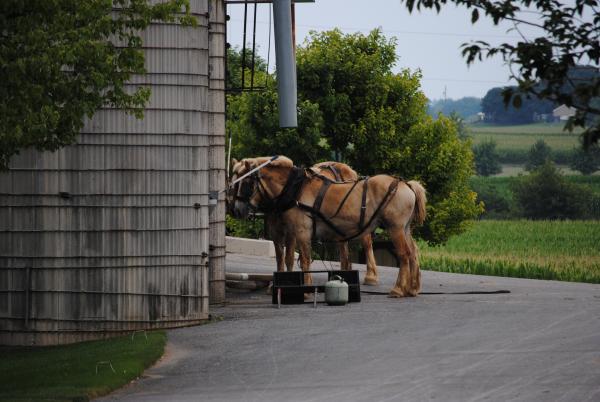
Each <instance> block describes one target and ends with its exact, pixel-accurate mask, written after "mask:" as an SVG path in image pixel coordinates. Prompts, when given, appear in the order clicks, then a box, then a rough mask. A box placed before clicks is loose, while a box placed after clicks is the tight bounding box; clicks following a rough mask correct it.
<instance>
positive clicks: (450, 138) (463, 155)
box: [386, 116, 483, 244]
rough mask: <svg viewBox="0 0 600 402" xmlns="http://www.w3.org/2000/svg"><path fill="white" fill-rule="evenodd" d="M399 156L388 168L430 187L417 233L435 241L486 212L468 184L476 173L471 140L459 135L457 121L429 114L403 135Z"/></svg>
mask: <svg viewBox="0 0 600 402" xmlns="http://www.w3.org/2000/svg"><path fill="white" fill-rule="evenodd" d="M401 138H402V139H401V141H400V144H399V148H398V149H397V152H398V153H399V158H397V159H396V160H395V164H394V165H393V166H390V168H389V169H388V170H386V172H388V173H392V174H397V175H401V176H403V177H406V178H414V179H417V180H419V181H421V182H422V183H424V185H425V188H426V189H427V197H428V198H427V202H428V207H427V214H428V215H427V220H426V221H425V225H424V226H423V227H421V228H419V229H418V230H417V232H416V233H417V234H418V235H420V236H421V237H423V238H424V239H426V240H427V241H428V242H430V243H432V244H439V243H444V242H446V241H447V240H448V239H449V238H450V237H451V236H453V235H457V234H460V233H462V232H464V231H465V230H466V229H467V228H468V227H469V225H470V220H472V219H474V218H476V217H478V216H479V215H480V214H481V213H482V212H483V204H482V203H480V202H477V194H476V193H475V192H473V191H472V190H471V189H470V187H469V183H468V181H469V178H470V177H471V176H472V175H473V153H472V152H471V143H470V141H461V140H460V139H459V138H458V135H457V131H456V126H455V125H454V123H453V122H452V121H451V120H450V119H448V118H446V117H444V116H440V117H439V118H438V119H437V120H435V121H434V120H433V119H432V118H431V117H429V116H426V117H425V118H424V119H423V120H422V121H420V122H418V123H416V124H414V125H412V126H411V127H410V129H409V130H408V132H406V133H405V134H404V135H402V137H401Z"/></svg>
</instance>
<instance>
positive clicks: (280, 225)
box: [228, 158, 379, 285]
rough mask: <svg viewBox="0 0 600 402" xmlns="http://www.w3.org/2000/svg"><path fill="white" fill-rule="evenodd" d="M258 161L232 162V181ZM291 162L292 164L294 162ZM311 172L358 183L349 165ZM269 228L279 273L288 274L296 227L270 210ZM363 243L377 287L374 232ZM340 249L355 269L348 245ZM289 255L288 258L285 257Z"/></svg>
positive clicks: (369, 278) (369, 279)
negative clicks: (372, 235) (285, 270)
mask: <svg viewBox="0 0 600 402" xmlns="http://www.w3.org/2000/svg"><path fill="white" fill-rule="evenodd" d="M257 159H258V158H246V159H243V160H241V161H237V160H236V159H233V160H232V169H231V172H232V175H231V181H233V180H235V179H237V178H238V177H241V176H243V175H244V174H245V173H247V172H249V171H250V170H251V169H253V168H255V167H257V166H259V165H260V163H259V162H258V160H257ZM290 162H291V161H290ZM311 171H313V172H316V173H317V174H321V175H323V176H325V177H327V178H329V179H331V180H332V181H336V182H355V181H356V180H358V174H357V173H356V171H355V170H354V169H352V168H351V167H350V166H348V165H346V164H345V163H341V162H332V161H328V162H320V163H317V164H315V165H313V166H312V167H311ZM235 190H236V189H233V191H232V192H230V193H229V194H228V205H230V206H232V207H233V205H234V204H235V203H234V198H235ZM229 212H230V213H231V214H232V215H234V216H235V209H234V208H230V209H229ZM265 221H266V226H267V227H268V228H269V234H270V237H271V239H272V240H273V245H274V247H275V259H276V261H277V271H283V270H284V262H285V267H286V268H287V270H288V271H292V270H293V269H294V257H295V256H294V251H295V249H296V237H295V231H294V230H293V228H292V229H291V230H290V229H289V226H290V222H287V221H286V219H285V216H283V214H282V213H280V212H274V211H266V213H265ZM360 241H361V244H362V246H363V250H364V252H365V259H366V262H367V274H366V275H365V277H364V282H363V283H364V284H365V285H377V284H378V282H379V276H378V273H377V266H376V263H375V255H374V254H373V240H372V237H371V234H370V233H365V234H363V235H361V236H360ZM338 248H339V252H340V265H341V268H342V269H343V270H349V269H352V263H351V261H350V252H349V249H348V242H339V243H338ZM284 255H285V256H284Z"/></svg>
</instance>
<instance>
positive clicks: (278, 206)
mask: <svg viewBox="0 0 600 402" xmlns="http://www.w3.org/2000/svg"><path fill="white" fill-rule="evenodd" d="M325 167H327V168H329V169H330V170H332V172H333V173H334V176H335V177H336V179H338V178H340V179H341V176H340V175H339V173H338V172H337V170H336V169H335V168H334V167H333V166H331V165H326V166H325ZM309 175H310V177H309ZM313 177H316V178H318V179H320V180H321V181H322V183H323V184H322V185H321V187H320V188H319V191H318V193H317V196H316V198H315V201H314V202H313V205H312V206H310V205H306V204H304V203H301V202H299V201H298V199H299V198H300V195H301V193H302V189H303V185H304V183H305V181H306V180H310V179H312V178H313ZM254 180H256V181H257V182H258V188H259V189H258V191H259V192H260V194H261V197H262V199H263V202H262V203H261V205H260V209H262V210H264V211H265V212H271V213H282V212H285V211H287V210H288V209H290V208H293V207H295V206H297V207H298V208H300V209H302V210H304V211H307V212H308V213H310V215H311V218H312V221H313V238H316V227H317V219H319V220H321V221H322V222H323V223H324V224H325V225H327V226H328V227H329V228H330V229H331V230H332V231H333V232H335V233H336V234H337V235H338V236H340V237H341V238H342V239H341V240H339V241H348V240H352V239H355V238H357V237H359V236H360V235H362V234H363V232H364V231H365V230H366V229H367V228H368V227H370V226H371V225H372V223H373V222H374V221H375V220H376V219H378V218H379V215H380V214H381V210H382V209H383V207H384V206H385V205H387V203H388V201H389V200H390V198H391V197H392V196H393V195H394V194H395V193H396V191H397V189H398V184H399V183H400V179H398V178H394V181H392V183H390V186H389V187H388V190H387V192H386V194H385V196H384V197H383V199H382V200H381V202H380V203H379V205H378V206H377V208H376V210H375V212H374V213H373V215H371V217H370V219H369V220H368V222H366V223H365V219H366V209H367V194H368V182H369V177H365V178H363V179H361V180H353V181H352V183H353V184H352V186H351V187H350V189H349V190H348V191H347V192H346V194H345V196H344V198H343V199H342V201H341V203H340V205H339V206H338V208H337V210H336V212H335V213H334V214H333V215H332V216H331V217H327V216H325V215H324V214H323V212H321V205H322V203H323V200H324V198H325V195H326V194H327V190H328V189H329V188H330V187H331V185H335V184H347V183H349V181H342V180H332V179H330V178H329V177H326V176H323V175H321V174H319V173H317V172H315V171H314V170H312V169H306V170H305V169H303V168H298V167H295V166H294V167H292V169H291V170H290V174H289V175H288V179H287V181H286V183H285V185H284V187H283V189H282V190H281V192H280V194H279V195H278V196H277V197H275V198H271V197H270V196H269V195H268V193H267V191H266V189H265V188H264V186H263V184H262V181H261V180H260V175H259V174H257V175H256V176H255V177H254ZM361 182H362V184H363V185H362V188H363V190H362V197H361V206H360V218H359V222H358V229H357V231H356V232H355V233H354V234H352V235H348V234H346V233H345V232H344V231H343V230H341V229H340V228H339V227H338V226H337V225H335V224H334V223H333V221H332V219H333V218H335V217H336V216H337V215H338V213H339V212H340V210H341V209H342V207H343V206H344V204H345V203H346V201H347V199H348V197H349V196H350V194H351V193H352V191H353V190H354V189H355V188H356V186H357V185H358V184H359V183H361Z"/></svg>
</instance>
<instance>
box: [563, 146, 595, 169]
mask: <svg viewBox="0 0 600 402" xmlns="http://www.w3.org/2000/svg"><path fill="white" fill-rule="evenodd" d="M570 166H571V168H572V169H573V170H577V171H579V172H580V173H581V174H583V175H590V174H592V173H594V172H595V171H596V170H598V169H600V147H598V145H595V146H592V147H590V148H589V149H587V150H584V149H583V148H581V147H580V148H577V149H575V150H574V151H573V158H572V160H571V163H570Z"/></svg>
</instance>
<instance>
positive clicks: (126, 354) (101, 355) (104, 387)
mask: <svg viewBox="0 0 600 402" xmlns="http://www.w3.org/2000/svg"><path fill="white" fill-rule="evenodd" d="M147 335H148V336H147V338H146V336H144V334H143V333H137V334H136V336H135V337H134V338H133V339H132V338H131V336H126V337H121V338H114V339H108V340H101V341H92V342H82V343H76V344H72V345H65V346H50V347H38V348H25V347H22V348H8V347H3V348H0V400H2V401H39V400H44V401H87V400H89V399H91V398H94V397H98V396H101V395H105V394H107V393H109V392H110V391H112V390H114V389H116V388H119V387H121V386H123V385H125V384H127V383H128V382H130V381H131V380H133V379H134V378H137V377H138V376H139V375H140V374H141V373H142V372H143V371H144V369H146V368H147V367H149V366H150V365H151V364H153V363H154V362H155V361H156V360H158V358H160V356H162V354H163V351H164V347H165V343H166V334H165V333H164V332H163V331H159V332H148V333H147ZM108 362H110V364H108ZM111 365H112V368H111ZM113 369H114V371H113Z"/></svg>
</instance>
